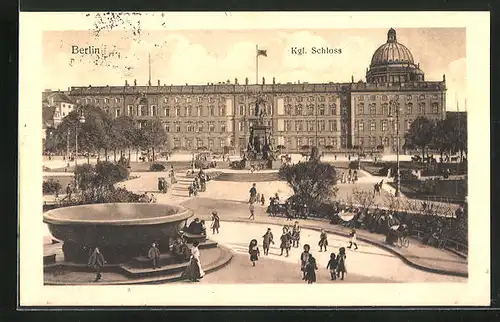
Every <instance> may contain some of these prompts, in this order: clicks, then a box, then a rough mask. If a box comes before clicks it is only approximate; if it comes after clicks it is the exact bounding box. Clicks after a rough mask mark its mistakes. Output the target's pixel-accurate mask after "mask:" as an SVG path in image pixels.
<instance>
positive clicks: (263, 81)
mask: <svg viewBox="0 0 500 322" xmlns="http://www.w3.org/2000/svg"><path fill="white" fill-rule="evenodd" d="M265 83H266V79H265V78H264V77H262V85H264V84H265Z"/></svg>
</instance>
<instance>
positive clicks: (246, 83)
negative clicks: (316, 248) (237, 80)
mask: <svg viewBox="0 0 500 322" xmlns="http://www.w3.org/2000/svg"><path fill="white" fill-rule="evenodd" d="M245 85H248V77H245Z"/></svg>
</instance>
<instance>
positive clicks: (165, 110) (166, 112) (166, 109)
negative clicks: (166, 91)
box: [163, 107, 170, 116]
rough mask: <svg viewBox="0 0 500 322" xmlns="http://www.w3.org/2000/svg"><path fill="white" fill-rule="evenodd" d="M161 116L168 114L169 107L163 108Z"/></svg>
mask: <svg viewBox="0 0 500 322" xmlns="http://www.w3.org/2000/svg"><path fill="white" fill-rule="evenodd" d="M163 116H170V109H169V108H168V107H164V108H163Z"/></svg>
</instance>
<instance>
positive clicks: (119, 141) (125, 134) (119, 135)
mask: <svg viewBox="0 0 500 322" xmlns="http://www.w3.org/2000/svg"><path fill="white" fill-rule="evenodd" d="M135 127H136V126H135V122H134V120H133V119H132V118H131V117H129V116H120V117H118V118H116V119H114V120H113V128H114V133H115V136H116V147H117V148H118V149H119V150H120V156H121V155H122V154H123V150H125V149H128V159H129V160H130V149H131V148H132V146H133V141H134V134H135Z"/></svg>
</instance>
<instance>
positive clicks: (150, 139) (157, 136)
mask: <svg viewBox="0 0 500 322" xmlns="http://www.w3.org/2000/svg"><path fill="white" fill-rule="evenodd" d="M143 128H144V136H145V138H146V145H147V148H148V149H149V148H151V149H152V151H153V161H154V160H155V149H157V148H160V147H163V146H164V145H165V142H166V140H167V133H166V132H165V129H164V128H163V124H162V123H161V121H160V120H159V119H155V120H152V121H148V122H146V124H145V126H144V127H143Z"/></svg>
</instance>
